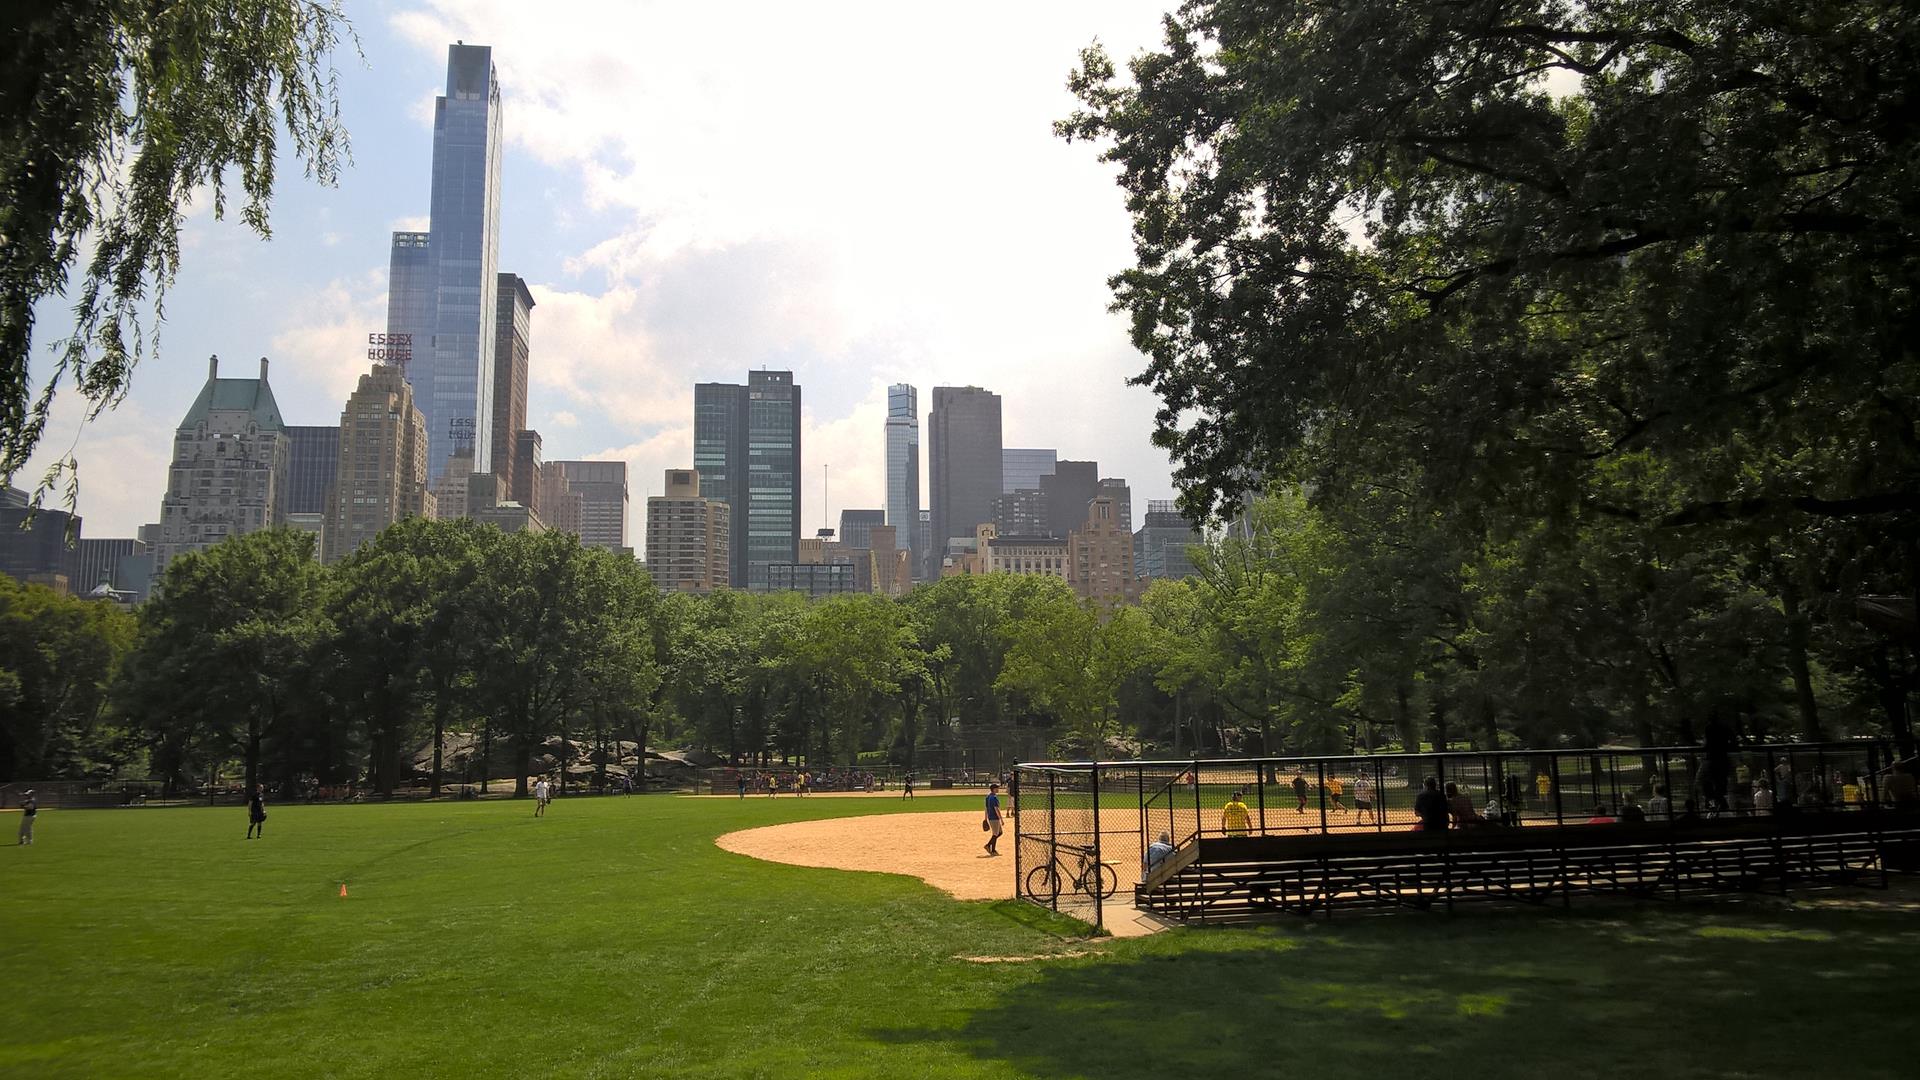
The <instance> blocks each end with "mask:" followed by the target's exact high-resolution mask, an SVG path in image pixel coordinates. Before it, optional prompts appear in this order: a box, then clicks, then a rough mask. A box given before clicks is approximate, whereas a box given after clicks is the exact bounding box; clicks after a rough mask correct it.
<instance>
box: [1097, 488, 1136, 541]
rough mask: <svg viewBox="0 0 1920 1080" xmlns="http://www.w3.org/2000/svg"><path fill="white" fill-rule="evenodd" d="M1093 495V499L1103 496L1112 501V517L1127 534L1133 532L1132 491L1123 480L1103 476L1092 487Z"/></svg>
mask: <svg viewBox="0 0 1920 1080" xmlns="http://www.w3.org/2000/svg"><path fill="white" fill-rule="evenodd" d="M1093 495H1094V498H1099V497H1101V496H1103V495H1104V496H1106V497H1107V498H1109V499H1112V500H1113V505H1114V516H1115V519H1116V520H1117V521H1118V522H1119V524H1120V527H1121V528H1123V529H1125V530H1127V531H1128V532H1132V531H1133V489H1132V488H1130V487H1128V486H1127V482H1126V481H1125V480H1120V479H1117V478H1115V477H1111V476H1103V477H1101V478H1100V482H1099V483H1098V484H1095V485H1094V488H1093Z"/></svg>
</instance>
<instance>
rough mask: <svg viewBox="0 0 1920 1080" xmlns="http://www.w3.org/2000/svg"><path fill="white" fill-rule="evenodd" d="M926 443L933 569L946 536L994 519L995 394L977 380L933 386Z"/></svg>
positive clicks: (963, 534) (967, 532) (964, 534)
mask: <svg viewBox="0 0 1920 1080" xmlns="http://www.w3.org/2000/svg"><path fill="white" fill-rule="evenodd" d="M927 443H928V447H929V449H930V451H931V457H930V458H929V459H928V465H929V467H928V470H927V478H928V481H929V485H928V486H930V487H931V488H932V489H933V498H932V510H933V552H932V555H931V559H930V563H931V565H932V566H933V567H934V568H936V569H937V568H938V566H939V564H940V557H941V554H942V553H943V552H944V551H945V550H946V548H947V545H948V544H949V543H950V542H951V541H953V540H955V539H968V538H972V537H973V535H974V529H976V528H977V527H979V525H980V523H981V522H983V521H991V520H993V500H994V497H995V496H997V495H999V494H1000V476H1001V472H1000V469H1001V461H1000V450H1001V446H1000V395H998V394H995V393H991V392H989V391H986V390H982V389H980V388H979V387H977V386H936V387H934V388H933V410H932V411H931V412H929V413H928V414H927Z"/></svg>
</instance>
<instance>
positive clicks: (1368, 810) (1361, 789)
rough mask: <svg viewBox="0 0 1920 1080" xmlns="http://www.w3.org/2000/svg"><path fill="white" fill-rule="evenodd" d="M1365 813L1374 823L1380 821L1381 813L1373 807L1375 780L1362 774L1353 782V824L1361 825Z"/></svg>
mask: <svg viewBox="0 0 1920 1080" xmlns="http://www.w3.org/2000/svg"><path fill="white" fill-rule="evenodd" d="M1362 813H1364V814H1366V815H1367V816H1368V817H1369V818H1372V819H1373V820H1374V821H1376V822H1377V821H1379V820H1380V812H1379V811H1377V810H1375V809H1374V807H1373V779H1372V778H1371V777H1369V776H1368V775H1367V774H1366V773H1361V774H1360V775H1359V777H1358V778H1356V779H1355V780H1354V782H1353V823H1354V824H1355V825H1358V824H1360V815H1361V814H1362Z"/></svg>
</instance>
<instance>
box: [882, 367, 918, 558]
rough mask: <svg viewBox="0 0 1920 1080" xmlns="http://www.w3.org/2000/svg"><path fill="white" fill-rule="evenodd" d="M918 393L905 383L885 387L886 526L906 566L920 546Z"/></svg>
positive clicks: (916, 556) (916, 553)
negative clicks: (898, 543) (893, 533)
mask: <svg viewBox="0 0 1920 1080" xmlns="http://www.w3.org/2000/svg"><path fill="white" fill-rule="evenodd" d="M919 521H920V392H919V391H917V390H915V389H914V388H913V387H912V386H910V385H908V384H906V383H895V384H894V385H892V386H889V387H887V522H886V523H887V524H888V525H892V526H893V527H894V529H895V530H896V532H897V535H898V536H899V538H900V541H901V546H902V547H904V548H906V549H907V551H908V556H907V562H908V564H909V565H917V561H918V556H919V553H920V552H922V551H925V550H926V549H925V548H924V547H922V546H921V545H920V542H919V540H920V536H919V534H920V530H919V528H918V525H919Z"/></svg>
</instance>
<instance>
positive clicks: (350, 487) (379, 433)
mask: <svg viewBox="0 0 1920 1080" xmlns="http://www.w3.org/2000/svg"><path fill="white" fill-rule="evenodd" d="M333 491H334V494H333V507H332V510H331V512H330V513H329V514H328V516H327V522H326V527H325V529H324V530H323V532H322V534H321V536H322V553H321V558H322V559H323V560H324V561H325V562H329V563H331V562H337V561H339V560H340V559H342V558H344V557H345V556H347V555H349V554H351V553H352V552H354V551H355V550H357V549H358V548H359V547H360V545H361V544H364V543H366V542H367V541H369V540H371V539H373V538H374V537H375V536H378V535H379V534H380V531H381V530H382V529H385V528H386V527H387V526H389V525H391V524H393V523H394V522H396V521H399V520H400V519H401V518H409V517H418V516H420V515H423V514H424V515H426V516H428V517H431V516H433V514H434V509H435V500H434V496H433V493H432V492H431V491H429V490H427V422H426V419H425V418H424V417H422V416H421V415H420V410H419V409H417V408H415V407H414V404H413V387H411V386H409V385H408V384H407V380H406V377H405V376H403V375H402V374H401V373H400V369H399V368H398V367H394V366H390V365H387V364H375V365H374V366H373V370H372V371H370V372H368V373H367V374H365V375H362V376H360V385H359V386H358V387H356V388H355V389H354V391H353V394H352V395H351V396H349V397H348V398H347V405H346V408H344V409H342V410H341V411H340V467H339V471H338V472H337V473H336V474H335V477H334V482H333Z"/></svg>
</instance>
